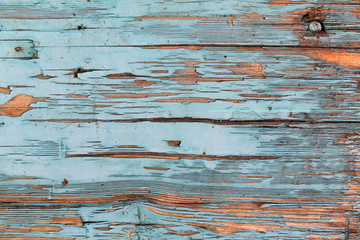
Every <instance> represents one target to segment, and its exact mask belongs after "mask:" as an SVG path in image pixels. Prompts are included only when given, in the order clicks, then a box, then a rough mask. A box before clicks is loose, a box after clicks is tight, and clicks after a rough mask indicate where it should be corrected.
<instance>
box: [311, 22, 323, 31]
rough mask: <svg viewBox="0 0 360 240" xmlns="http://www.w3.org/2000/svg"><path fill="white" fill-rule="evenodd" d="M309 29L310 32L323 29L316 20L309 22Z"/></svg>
mask: <svg viewBox="0 0 360 240" xmlns="http://www.w3.org/2000/svg"><path fill="white" fill-rule="evenodd" d="M309 30H310V31H312V32H321V31H323V30H324V27H323V24H322V23H321V22H318V21H311V22H310V23H309Z"/></svg>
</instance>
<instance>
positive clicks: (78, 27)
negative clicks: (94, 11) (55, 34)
mask: <svg viewBox="0 0 360 240" xmlns="http://www.w3.org/2000/svg"><path fill="white" fill-rule="evenodd" d="M77 29H78V30H84V29H86V27H85V26H84V25H82V24H81V25H79V26H77Z"/></svg>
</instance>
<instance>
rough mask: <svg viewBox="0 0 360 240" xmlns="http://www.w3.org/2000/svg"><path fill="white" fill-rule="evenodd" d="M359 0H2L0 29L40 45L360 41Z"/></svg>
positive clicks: (324, 44)
mask: <svg viewBox="0 0 360 240" xmlns="http://www.w3.org/2000/svg"><path fill="white" fill-rule="evenodd" d="M355 2H356V1H353V2H350V1H337V2H328V1H298V2H291V1H284V2H283V3H282V2H277V1H271V2H270V1H251V2H249V1H242V2H239V1H226V3H224V2H223V1H219V0H216V1H200V2H199V1H182V2H177V1H172V2H163V1H152V2H151V3H149V2H146V1H133V2H131V3H129V2H128V1H111V2H109V1H106V2H98V1H90V2H82V1H81V2H76V3H74V2H69V1H64V2H62V3H50V2H47V1H42V2H41V3H39V2H38V1H36V2H33V1H21V2H20V3H19V4H20V5H17V4H16V3H13V4H11V5H8V3H2V5H0V6H1V7H2V10H1V11H0V19H2V23H1V25H0V28H1V30H2V32H0V37H6V38H30V39H33V40H34V41H35V42H36V44H37V45H39V46H106V45H107V46H108V45H168V44H173V45H174V44H175V45H176V44H221V45H229V44H230V45H234V44H236V45H265V46H277V45H281V46H308V47H309V46H311V47H314V46H318V47H340V48H359V41H358V39H359V27H358V26H359V18H358V16H359V15H360V13H359V8H358V7H357V6H356V4H355ZM219 6H220V7H219ZM312 21H317V22H319V23H321V24H322V25H323V27H324V31H320V32H312V31H310V30H309V23H310V22H312ZM164 22H166V23H164Z"/></svg>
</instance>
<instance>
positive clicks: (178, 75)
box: [0, 47, 360, 123]
mask: <svg viewBox="0 0 360 240" xmlns="http://www.w3.org/2000/svg"><path fill="white" fill-rule="evenodd" d="M38 54H39V58H40V59H37V60H34V61H27V62H26V64H25V63H23V62H19V61H11V62H10V61H7V62H4V63H2V64H3V66H4V68H3V69H0V73H1V72H2V74H7V69H8V68H9V67H11V66H14V67H15V68H22V71H21V72H12V73H11V74H12V75H9V77H8V78H6V79H4V80H3V81H2V83H1V85H0V86H1V87H3V88H5V89H7V88H9V89H10V90H11V91H12V92H11V94H1V93H0V100H1V101H2V102H1V103H6V102H8V101H10V99H11V98H13V97H15V96H19V95H22V94H26V95H29V96H33V97H35V98H37V99H42V100H43V101H41V102H38V103H36V104H31V107H33V108H34V109H33V110H31V111H29V112H27V113H25V115H24V116H23V119H24V120H25V119H26V120H40V121H60V122H68V123H70V122H78V121H79V122H84V121H85V122H86V121H87V122H94V121H113V120H114V121H116V120H119V121H122V120H129V121H138V120H139V121H141V120H147V119H154V121H156V119H159V121H161V119H162V118H174V121H188V120H186V119H185V120H181V118H184V117H187V118H189V117H190V118H196V119H199V121H210V122H211V119H212V120H215V121H216V120H230V121H237V120H239V121H244V120H245V121H248V120H264V119H265V120H266V119H283V120H289V121H296V120H301V121H343V120H349V121H354V120H357V119H358V114H359V108H358V106H357V103H356V101H354V100H356V99H357V95H358V93H357V92H358V88H359V86H358V71H357V66H358V65H359V59H360V58H359V54H358V53H357V52H352V53H350V54H352V55H349V56H346V55H345V56H344V52H343V51H342V50H340V51H339V50H333V51H332V50H325V49H324V50H321V49H292V48H243V47H239V48H236V47H223V48H214V47H202V48H195V49H192V48H190V49H189V48H175V49H174V48H170V49H166V48H165V49H164V48H132V47H126V48H122V47H120V48H114V47H107V48H100V47H99V48H76V47H74V48H62V47H60V48H56V50H55V51H54V50H52V49H51V48H42V49H39V51H38ZM103 54H105V55H106V57H105V58H103V57H99V56H102V55H103ZM63 56H71V57H68V58H64V57H63ZM339 76H341V77H339ZM176 119H180V120H176ZM201 119H203V120H201ZM206 119H208V120H206Z"/></svg>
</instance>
